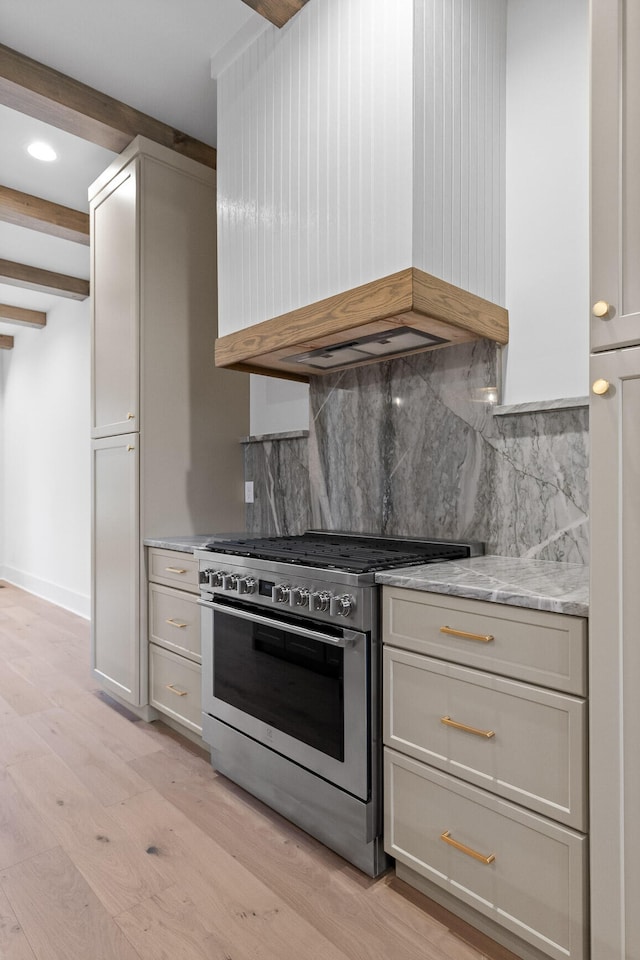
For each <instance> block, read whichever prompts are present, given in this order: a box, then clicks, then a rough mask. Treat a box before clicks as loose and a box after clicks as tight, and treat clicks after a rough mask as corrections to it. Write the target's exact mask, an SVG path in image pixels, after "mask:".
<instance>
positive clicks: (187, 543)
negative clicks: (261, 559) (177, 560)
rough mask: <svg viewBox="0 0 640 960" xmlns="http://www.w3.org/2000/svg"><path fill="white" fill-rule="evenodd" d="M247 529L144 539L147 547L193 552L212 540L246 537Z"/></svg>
mask: <svg viewBox="0 0 640 960" xmlns="http://www.w3.org/2000/svg"><path fill="white" fill-rule="evenodd" d="M246 536H247V533H246V531H244V530H242V531H237V530H235V531H234V530H231V531H230V532H228V533H203V534H201V535H199V536H196V535H195V534H194V535H192V536H188V537H180V536H176V537H162V539H153V538H148V539H147V540H145V541H144V545H145V547H159V548H160V549H161V550H177V551H178V552H179V553H193V551H194V550H201V549H202V548H203V547H204V545H205V543H208V542H209V541H210V540H237V539H238V537H246Z"/></svg>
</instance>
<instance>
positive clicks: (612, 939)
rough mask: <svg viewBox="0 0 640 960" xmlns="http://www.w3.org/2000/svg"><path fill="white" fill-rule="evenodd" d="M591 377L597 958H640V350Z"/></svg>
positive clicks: (620, 353) (622, 354)
mask: <svg viewBox="0 0 640 960" xmlns="http://www.w3.org/2000/svg"><path fill="white" fill-rule="evenodd" d="M591 375H592V379H596V378H603V379H605V380H607V381H609V383H610V386H609V389H608V391H607V392H606V393H605V394H604V395H603V396H593V397H592V403H591V414H590V434H591V450H592V455H591V539H592V546H591V556H592V561H591V600H590V610H591V620H590V642H589V648H590V666H589V672H590V676H591V693H590V762H591V786H590V793H591V864H592V870H591V894H592V918H593V941H592V956H593V957H594V960H596V958H597V960H640V911H639V910H638V905H639V904H640V858H639V856H638V850H640V758H639V745H640V695H639V693H638V690H639V688H640V642H639V639H640V637H639V629H640V628H639V625H640V589H639V584H640V553H639V544H640V347H634V348H632V349H628V350H617V351H613V352H611V353H607V354H600V355H594V356H593V357H592V361H591Z"/></svg>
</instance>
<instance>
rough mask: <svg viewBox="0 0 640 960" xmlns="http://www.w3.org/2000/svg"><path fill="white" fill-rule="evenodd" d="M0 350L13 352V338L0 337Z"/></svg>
mask: <svg viewBox="0 0 640 960" xmlns="http://www.w3.org/2000/svg"><path fill="white" fill-rule="evenodd" d="M0 350H13V337H7V336H5V335H4V334H3V335H0Z"/></svg>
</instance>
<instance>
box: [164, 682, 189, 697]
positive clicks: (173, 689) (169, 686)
mask: <svg viewBox="0 0 640 960" xmlns="http://www.w3.org/2000/svg"><path fill="white" fill-rule="evenodd" d="M165 687H166V688H167V690H171V693H175V695H176V696H177V697H186V695H187V691H186V690H178V688H177V687H174V685H173V684H172V683H165Z"/></svg>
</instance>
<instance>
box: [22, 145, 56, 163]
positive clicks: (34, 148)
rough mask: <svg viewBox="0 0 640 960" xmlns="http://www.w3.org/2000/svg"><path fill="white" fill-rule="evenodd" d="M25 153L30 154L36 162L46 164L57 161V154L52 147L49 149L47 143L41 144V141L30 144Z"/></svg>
mask: <svg viewBox="0 0 640 960" xmlns="http://www.w3.org/2000/svg"><path fill="white" fill-rule="evenodd" d="M27 153H30V154H31V156H32V157H35V158H36V160H46V161H47V162H48V161H50V160H57V159H58V154H57V153H56V152H55V150H54V149H53V147H50V146H49V144H48V143H43V142H42V140H36V141H34V142H33V143H30V144H29V146H28V147H27Z"/></svg>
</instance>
